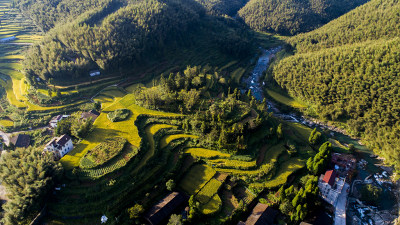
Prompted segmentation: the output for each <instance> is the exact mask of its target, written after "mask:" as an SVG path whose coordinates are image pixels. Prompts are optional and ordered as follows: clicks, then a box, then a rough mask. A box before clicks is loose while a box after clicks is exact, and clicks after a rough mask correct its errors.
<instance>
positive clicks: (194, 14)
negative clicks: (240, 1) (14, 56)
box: [24, 0, 250, 84]
mask: <svg viewBox="0 0 400 225" xmlns="http://www.w3.org/2000/svg"><path fill="white" fill-rule="evenodd" d="M114 3H115V4H118V2H113V4H114ZM111 8H112V7H111ZM114 11H115V12H114ZM70 19H71V18H70ZM231 23H232V24H231ZM242 34H243V35H244V36H242ZM245 36H246V32H245V31H243V30H241V28H239V27H238V26H237V25H236V24H235V23H234V22H232V21H224V20H222V21H221V19H218V18H216V17H215V18H214V17H212V16H207V15H205V9H204V8H203V7H202V6H201V5H200V4H199V3H197V2H195V1H190V0H163V1H161V0H143V1H132V3H129V4H127V5H120V7H119V8H118V9H117V10H115V9H114V10H109V7H107V6H106V7H103V6H100V7H98V8H96V9H91V10H89V11H87V12H85V13H83V14H82V15H81V16H79V17H78V18H77V19H76V20H73V21H71V22H66V23H64V24H60V25H58V26H56V27H54V28H53V29H51V30H50V32H49V33H48V35H47V36H46V37H45V38H44V40H43V41H42V42H41V43H39V44H37V45H35V46H33V47H32V48H31V49H30V50H29V51H28V53H27V54H26V57H25V60H24V67H25V72H26V75H27V78H28V80H29V81H30V82H31V83H32V84H35V83H36V79H35V77H36V76H38V77H40V78H41V79H43V80H49V79H50V78H51V79H52V80H53V81H57V80H59V79H64V80H66V79H70V80H71V79H75V78H80V77H82V76H88V71H90V70H91V69H101V70H103V71H110V72H112V71H114V72H115V71H119V70H120V69H121V68H125V69H133V68H134V67H135V66H136V65H139V64H142V63H143V62H145V61H154V60H159V59H161V58H162V57H163V56H164V53H165V52H168V51H169V50H171V49H174V50H175V51H178V50H179V49H181V47H184V46H190V45H196V44H195V42H196V41H199V40H200V39H205V41H208V42H209V43H207V44H215V47H216V48H218V49H220V50H221V52H223V53H225V54H229V55H237V56H243V55H246V52H247V51H248V50H249V47H248V44H249V43H250V42H249V41H248V40H247V39H246V37H245ZM196 43H197V42H196Z"/></svg>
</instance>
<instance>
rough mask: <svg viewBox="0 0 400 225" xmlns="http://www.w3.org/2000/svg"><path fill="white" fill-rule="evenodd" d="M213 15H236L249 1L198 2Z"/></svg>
mask: <svg viewBox="0 0 400 225" xmlns="http://www.w3.org/2000/svg"><path fill="white" fill-rule="evenodd" d="M196 1H197V2H199V3H200V4H202V5H203V6H204V7H205V8H206V9H207V10H208V11H210V12H211V13H213V14H225V15H229V16H234V15H236V13H237V11H238V10H239V9H240V8H242V7H243V6H244V5H245V4H246V2H247V0H196Z"/></svg>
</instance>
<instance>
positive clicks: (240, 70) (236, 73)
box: [231, 67, 246, 84]
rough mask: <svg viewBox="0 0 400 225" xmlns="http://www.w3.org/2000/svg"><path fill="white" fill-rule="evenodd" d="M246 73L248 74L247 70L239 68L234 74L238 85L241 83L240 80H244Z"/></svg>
mask: <svg viewBox="0 0 400 225" xmlns="http://www.w3.org/2000/svg"><path fill="white" fill-rule="evenodd" d="M244 72H246V69H244V68H242V67H240V68H237V69H236V70H235V71H233V72H232V76H231V77H232V79H233V80H234V81H235V82H236V83H238V84H239V83H240V79H241V78H242V76H243V74H244Z"/></svg>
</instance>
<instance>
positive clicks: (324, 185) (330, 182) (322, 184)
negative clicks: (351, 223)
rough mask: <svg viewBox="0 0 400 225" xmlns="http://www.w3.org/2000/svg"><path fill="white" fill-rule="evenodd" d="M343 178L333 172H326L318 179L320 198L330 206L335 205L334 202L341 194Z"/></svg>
mask: <svg viewBox="0 0 400 225" xmlns="http://www.w3.org/2000/svg"><path fill="white" fill-rule="evenodd" d="M344 184H345V178H343V177H339V175H338V174H337V173H336V171H335V170H328V171H326V173H325V174H322V175H321V176H320V177H319V181H318V187H319V190H320V195H321V197H322V198H323V199H324V200H325V201H326V202H328V203H329V204H331V205H333V206H334V205H336V201H337V199H338V197H339V195H340V193H341V192H342V189H343V186H344Z"/></svg>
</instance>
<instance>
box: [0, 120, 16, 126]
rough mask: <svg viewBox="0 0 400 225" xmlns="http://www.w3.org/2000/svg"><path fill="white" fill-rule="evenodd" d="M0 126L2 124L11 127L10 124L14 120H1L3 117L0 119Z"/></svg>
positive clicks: (11, 124) (12, 123) (12, 124)
mask: <svg viewBox="0 0 400 225" xmlns="http://www.w3.org/2000/svg"><path fill="white" fill-rule="evenodd" d="M0 126H3V127H12V126H14V122H13V121H10V120H3V119H0Z"/></svg>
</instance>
